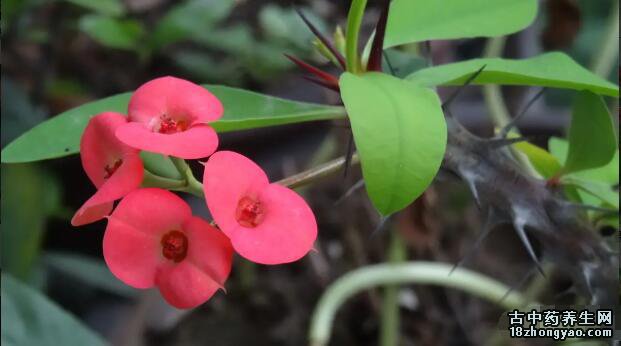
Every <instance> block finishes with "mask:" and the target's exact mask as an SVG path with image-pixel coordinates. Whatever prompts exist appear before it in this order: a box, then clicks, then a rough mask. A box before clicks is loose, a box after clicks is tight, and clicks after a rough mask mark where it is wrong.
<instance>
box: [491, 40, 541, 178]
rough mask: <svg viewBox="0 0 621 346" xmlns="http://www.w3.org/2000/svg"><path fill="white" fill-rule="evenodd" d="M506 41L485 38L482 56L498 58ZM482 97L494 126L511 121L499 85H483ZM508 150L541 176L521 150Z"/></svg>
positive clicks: (503, 125) (531, 172)
mask: <svg viewBox="0 0 621 346" xmlns="http://www.w3.org/2000/svg"><path fill="white" fill-rule="evenodd" d="M506 42H507V37H506V36H500V37H494V38H490V39H488V40H487V42H486V44H485V49H484V50H483V57H485V58H498V57H500V56H501V55H502V51H503V50H504V48H505V43H506ZM483 98H484V99H485V105H486V106H487V109H488V110H489V115H490V117H491V118H492V122H493V123H494V126H495V127H496V128H499V129H502V128H504V127H505V126H507V125H508V124H509V123H510V122H511V116H510V115H509V110H507V106H506V104H505V101H504V100H503V98H502V90H501V89H500V85H497V84H486V85H484V86H483ZM511 132H512V133H515V134H518V131H517V130H515V129H514V130H512V131H511ZM509 151H510V152H511V154H512V155H513V157H514V158H515V159H516V160H517V162H519V163H520V166H522V167H523V168H524V169H525V170H526V171H527V172H528V173H529V174H530V175H532V176H533V177H537V178H541V175H540V174H539V173H538V172H537V171H536V170H535V168H534V167H533V165H532V164H531V163H530V161H529V160H528V157H526V155H524V154H523V153H522V152H520V151H518V150H516V149H514V148H513V147H509Z"/></svg>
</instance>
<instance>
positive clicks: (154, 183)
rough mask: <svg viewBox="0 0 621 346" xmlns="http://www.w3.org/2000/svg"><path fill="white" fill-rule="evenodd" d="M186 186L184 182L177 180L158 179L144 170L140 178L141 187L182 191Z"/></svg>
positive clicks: (157, 176) (158, 177)
mask: <svg viewBox="0 0 621 346" xmlns="http://www.w3.org/2000/svg"><path fill="white" fill-rule="evenodd" d="M185 186H186V182H185V180H177V179H170V178H164V177H160V176H159V175H155V174H153V173H151V172H149V171H148V170H146V169H145V171H144V177H143V178H142V187H159V188H162V189H167V190H183V189H184V188H185Z"/></svg>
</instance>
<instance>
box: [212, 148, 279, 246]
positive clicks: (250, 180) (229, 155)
mask: <svg viewBox="0 0 621 346" xmlns="http://www.w3.org/2000/svg"><path fill="white" fill-rule="evenodd" d="M267 185H269V181H268V179H267V175H265V172H263V170H262V169H261V167H259V166H257V164H256V163H254V162H252V161H251V160H249V159H248V158H247V157H245V156H243V155H240V154H238V153H235V152H232V151H218V152H216V153H214V154H213V155H211V157H210V158H209V160H208V161H207V163H206V164H205V171H204V172H203V191H204V192H205V199H206V200H207V207H208V208H209V211H210V212H211V216H212V217H213V218H214V220H215V221H216V223H217V224H218V227H220V229H221V230H222V231H223V232H224V233H225V234H226V235H229V234H228V231H230V230H232V229H233V228H235V227H237V226H238V225H239V224H238V223H237V220H236V219H235V210H236V208H237V204H238V202H239V200H240V199H241V198H242V197H243V196H246V195H253V196H258V195H259V193H260V192H261V190H262V189H263V188H264V187H265V186H267Z"/></svg>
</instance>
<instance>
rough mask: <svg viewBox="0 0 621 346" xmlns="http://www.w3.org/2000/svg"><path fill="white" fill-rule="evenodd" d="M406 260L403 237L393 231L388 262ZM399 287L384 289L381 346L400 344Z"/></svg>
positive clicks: (392, 286)
mask: <svg viewBox="0 0 621 346" xmlns="http://www.w3.org/2000/svg"><path fill="white" fill-rule="evenodd" d="M405 259H406V248H405V244H404V243H403V239H401V235H400V234H399V232H398V231H397V230H396V229H393V230H392V232H391V237H390V245H389V247H388V262H390V263H393V264H394V263H398V262H403V261H405ZM399 329H400V318H399V286H397V285H389V286H386V288H384V299H383V302H382V320H381V326H380V342H379V344H380V345H381V346H396V345H398V344H399Z"/></svg>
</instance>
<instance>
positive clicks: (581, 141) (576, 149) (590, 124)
mask: <svg viewBox="0 0 621 346" xmlns="http://www.w3.org/2000/svg"><path fill="white" fill-rule="evenodd" d="M568 139H569V149H568V153H567V160H566V161H565V165H564V167H563V169H562V171H563V174H567V173H572V172H578V171H584V170H586V169H591V168H597V167H602V166H604V165H606V164H608V163H609V162H610V161H611V160H612V159H613V157H614V155H615V152H616V151H617V137H616V135H615V130H614V125H613V123H612V117H611V116H610V114H609V113H608V107H606V104H605V103H604V100H602V98H601V97H600V96H597V95H595V94H593V93H592V92H588V91H582V92H579V93H578V94H577V95H576V98H575V99H574V104H573V109H572V116H571V124H570V126H569V136H568Z"/></svg>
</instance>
